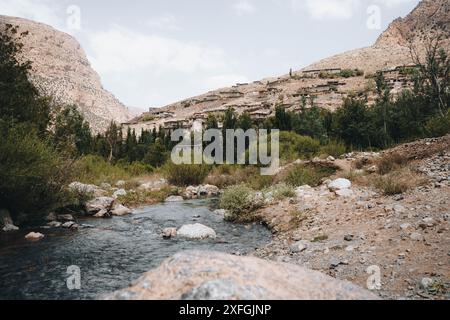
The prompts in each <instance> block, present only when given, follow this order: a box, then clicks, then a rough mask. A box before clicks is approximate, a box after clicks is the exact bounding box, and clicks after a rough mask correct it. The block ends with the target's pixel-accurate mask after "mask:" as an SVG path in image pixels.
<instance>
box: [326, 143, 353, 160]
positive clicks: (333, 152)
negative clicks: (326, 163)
mask: <svg viewBox="0 0 450 320" xmlns="http://www.w3.org/2000/svg"><path fill="white" fill-rule="evenodd" d="M346 151H347V148H346V147H345V144H344V143H342V142H339V141H335V140H333V141H330V142H329V143H328V144H326V145H325V146H323V147H322V148H321V153H322V154H326V155H329V156H333V157H335V158H338V157H340V156H342V155H343V154H344V153H345V152H346Z"/></svg>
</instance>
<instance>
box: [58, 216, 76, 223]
mask: <svg viewBox="0 0 450 320" xmlns="http://www.w3.org/2000/svg"><path fill="white" fill-rule="evenodd" d="M57 220H58V221H61V222H67V221H74V220H75V219H74V218H73V216H72V215H71V214H60V215H58V217H57Z"/></svg>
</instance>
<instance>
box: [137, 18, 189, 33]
mask: <svg viewBox="0 0 450 320" xmlns="http://www.w3.org/2000/svg"><path fill="white" fill-rule="evenodd" d="M145 25H146V26H148V27H150V28H152V29H160V30H171V31H179V30H181V28H180V26H179V25H178V23H177V19H176V18H175V16H173V15H171V14H164V15H161V16H157V17H152V18H150V19H148V20H147V21H146V22H145Z"/></svg>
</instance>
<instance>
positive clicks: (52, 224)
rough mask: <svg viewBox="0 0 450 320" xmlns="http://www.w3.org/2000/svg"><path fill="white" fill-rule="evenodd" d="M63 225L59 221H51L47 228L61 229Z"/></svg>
mask: <svg viewBox="0 0 450 320" xmlns="http://www.w3.org/2000/svg"><path fill="white" fill-rule="evenodd" d="M61 225H62V223H61V222H58V221H51V222H49V223H47V226H49V227H50V228H59V227H61Z"/></svg>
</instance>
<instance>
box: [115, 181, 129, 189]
mask: <svg viewBox="0 0 450 320" xmlns="http://www.w3.org/2000/svg"><path fill="white" fill-rule="evenodd" d="M126 184H127V183H126V182H125V181H123V180H119V181H117V182H116V187H119V188H121V187H124V186H125V185H126Z"/></svg>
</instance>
